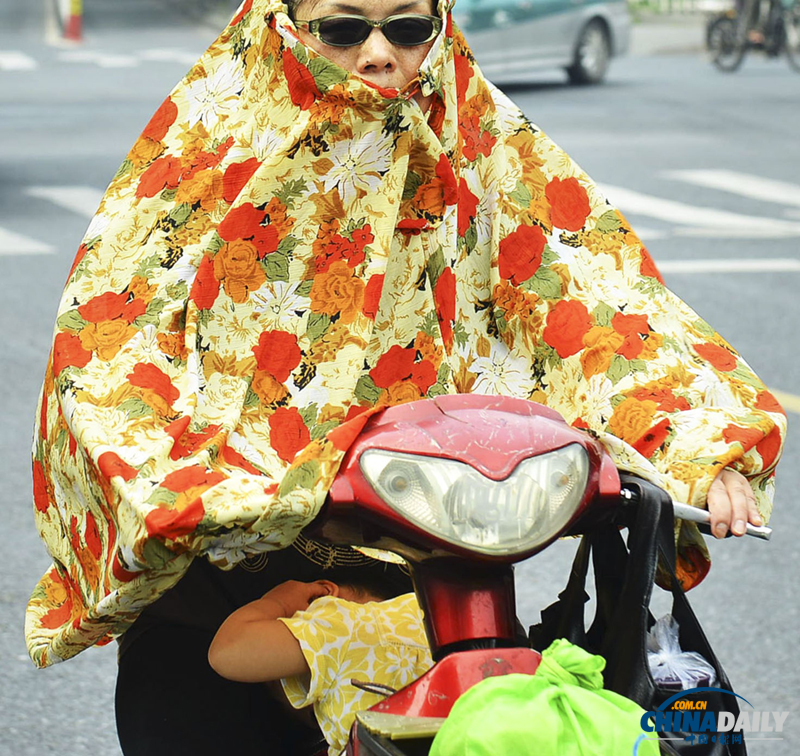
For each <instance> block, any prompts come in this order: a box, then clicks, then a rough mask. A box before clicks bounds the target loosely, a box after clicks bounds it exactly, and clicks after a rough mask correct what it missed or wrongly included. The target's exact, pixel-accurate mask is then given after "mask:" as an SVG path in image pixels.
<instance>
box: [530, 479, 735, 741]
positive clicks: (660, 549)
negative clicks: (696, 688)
mask: <svg viewBox="0 0 800 756" xmlns="http://www.w3.org/2000/svg"><path fill="white" fill-rule="evenodd" d="M625 488H626V489H627V490H631V491H633V492H634V499H635V500H638V503H637V504H633V505H631V506H629V507H626V509H625V513H624V515H623V521H621V522H613V523H608V524H606V525H603V526H600V527H598V528H596V529H593V530H592V532H591V533H590V534H587V535H584V536H583V538H582V541H581V544H580V546H579V548H578V551H577V553H576V556H575V560H574V562H573V565H572V571H571V573H570V577H569V582H568V583H567V587H566V588H565V589H564V591H562V592H561V593H560V594H559V598H558V601H557V602H555V603H554V604H552V605H551V606H549V607H547V609H545V610H544V611H543V612H542V621H541V623H539V624H538V625H534V626H532V627H531V628H530V640H531V644H532V646H533V647H534V648H537V649H543V648H546V647H547V646H549V645H550V643H552V642H553V640H555V639H556V638H566V639H567V640H569V641H570V642H571V643H574V644H576V645H578V646H581V647H582V648H585V649H586V650H587V651H590V652H591V653H596V654H600V655H601V656H603V657H604V658H605V660H606V668H605V671H604V679H605V687H606V688H607V689H609V690H613V691H614V692H616V693H619V694H621V695H623V696H626V697H628V698H630V699H631V700H633V701H636V703H638V704H639V705H640V706H642V707H643V708H644V709H645V710H646V711H652V710H655V709H657V707H658V706H659V705H661V704H662V703H663V702H664V701H666V700H667V699H669V698H670V697H672V696H674V695H675V694H676V691H675V690H666V689H664V688H661V687H659V686H658V685H657V684H656V682H655V681H654V680H653V676H652V674H651V673H650V667H649V665H648V662H647V633H648V631H649V629H650V627H652V625H653V624H654V622H655V620H654V618H653V615H652V614H651V613H650V610H649V605H650V598H651V595H652V591H653V585H654V582H655V576H656V570H657V568H658V564H659V556H660V564H661V567H662V570H663V571H664V574H666V575H667V577H668V579H669V581H670V583H671V592H672V616H673V617H674V618H675V620H676V621H677V623H678V625H679V628H680V646H681V649H682V650H683V651H696V652H697V653H699V654H701V655H702V656H703V657H704V658H705V659H706V661H708V663H709V664H710V665H711V666H712V667H713V668H714V670H715V672H716V677H717V679H716V682H715V683H714V684H713V687H715V688H722V689H725V690H727V691H732V690H733V688H732V687H731V684H730V680H729V679H728V676H727V675H726V673H725V670H724V669H723V668H722V665H721V664H720V663H719V660H718V659H717V657H716V655H715V654H714V651H713V650H712V648H711V645H710V644H709V642H708V639H707V638H706V636H705V634H704V633H703V630H702V628H701V627H700V623H699V621H698V619H697V617H696V616H695V613H694V611H693V610H692V607H691V605H690V604H689V601H688V599H687V598H686V594H685V593H684V591H683V589H682V588H681V585H680V582H679V581H678V579H677V578H676V577H675V541H674V521H673V513H672V501H671V500H670V498H669V496H668V495H667V494H666V493H665V492H664V491H662V490H661V489H659V488H657V487H656V486H653V485H651V484H649V483H647V482H646V481H642V480H640V479H637V478H634V477H632V476H625ZM620 526H624V527H627V528H628V539H627V545H626V543H625V540H624V539H623V537H622V534H621V532H620ZM590 556H591V558H592V564H593V567H594V574H595V588H596V599H597V609H596V613H595V617H594V620H593V622H592V624H591V627H589V628H588V630H587V629H586V628H585V624H584V605H585V603H586V601H587V600H588V595H587V594H586V587H585V586H586V577H587V573H588V565H589V557H590ZM693 698H694V699H695V700H703V701H707V702H708V704H707V711H714V712H724V711H726V712H730V713H731V714H733V716H734V717H738V715H739V706H738V704H737V699H736V697H735V696H732V695H729V694H726V693H721V692H716V691H708V692H703V693H697V694H692V695H689V696H682V697H681V700H692V699H693ZM659 734H660V735H661V737H662V738H663V739H662V741H661V743H660V745H661V747H662V752H665V753H676V754H679V756H746V754H747V750H746V747H745V744H744V737H743V736H742V737H739V736H741V733H736V739H737V742H736V743H733V742H730V741H732V740H733V739H734V734H732V733H728V734H727V738H723V739H718V738H715V739H714V741H712V737H714V736H715V735H716V734H717V733H707V739H708V742H705V743H700V742H698V741H699V738H698V737H697V736H695V737H694V738H693V739H692V738H691V733H686V732H680V731H679V732H663V733H659ZM687 736H688V737H689V739H687ZM720 740H722V741H723V742H720ZM725 740H727V741H729V742H724V741H725ZM738 741H740V742H738Z"/></svg>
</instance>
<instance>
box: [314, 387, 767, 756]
mask: <svg viewBox="0 0 800 756" xmlns="http://www.w3.org/2000/svg"><path fill="white" fill-rule="evenodd" d="M653 496H656V497H659V496H660V497H663V496H665V494H664V492H663V491H661V490H660V489H658V488H656V487H654V486H650V485H649V484H646V483H645V482H644V481H640V480H638V479H633V478H631V477H630V476H628V477H627V478H626V476H622V477H621V476H620V474H619V473H618V471H617V469H616V467H615V465H614V463H613V462H612V460H611V458H610V457H609V455H608V454H607V453H606V452H605V450H604V448H603V446H602V445H601V444H600V443H599V442H597V441H596V440H595V439H593V438H592V436H591V435H589V434H588V433H586V432H584V431H580V430H577V429H575V428H572V427H571V426H569V425H567V424H566V423H565V422H564V420H563V419H562V418H561V416H560V415H559V414H558V413H556V412H554V411H553V410H550V409H548V408H546V407H543V406H542V405H539V404H534V403H533V402H529V401H525V400H520V399H512V398H508V397H489V396H480V395H453V396H441V397H437V398H434V399H424V400H421V401H417V402H412V403H409V404H403V405H399V406H395V407H390V408H388V409H387V410H385V411H384V412H383V413H381V414H380V415H377V416H376V417H375V418H373V419H371V420H370V421H369V423H368V424H367V426H366V428H365V430H364V432H363V433H362V434H361V435H360V436H359V438H358V439H357V440H356V442H355V443H354V445H353V446H352V448H351V449H350V450H349V452H348V454H347V456H346V458H345V460H344V462H343V464H342V467H341V469H340V472H339V474H338V476H337V478H336V480H335V482H334V485H333V487H332V488H331V491H330V495H329V497H328V501H327V503H326V505H325V507H324V509H323V511H322V513H321V514H320V516H319V517H318V518H317V519H316V520H315V522H314V523H313V525H312V527H311V529H310V535H312V536H313V537H314V538H317V539H320V540H328V541H330V542H334V543H341V544H345V543H347V544H353V545H359V546H367V547H372V548H379V549H384V550H388V551H392V552H394V553H396V554H399V555H400V556H402V557H403V558H404V559H405V560H406V561H407V563H408V565H409V567H410V570H411V575H412V578H413V582H414V587H415V590H416V594H417V596H418V598H419V601H420V605H421V607H422V609H423V611H424V615H425V629H426V632H427V636H428V640H429V642H430V647H431V653H432V656H433V659H434V661H435V664H434V666H433V667H432V668H431V669H430V670H429V671H428V672H427V673H426V674H424V675H423V676H422V677H420V678H419V679H418V680H417V681H416V682H414V683H412V684H411V685H409V686H407V687H406V688H404V689H403V690H400V691H397V692H394V693H392V694H391V695H388V697H387V698H386V699H385V700H384V701H382V702H381V703H379V704H377V705H376V706H373V707H372V709H370V710H369V711H368V712H363V713H361V714H360V715H359V717H358V719H357V721H356V723H355V724H354V726H353V730H352V732H351V737H350V742H349V744H348V747H347V751H346V753H347V754H348V755H349V756H403V755H405V754H420V753H422V754H427V753H428V748H429V746H430V742H431V740H432V736H433V732H434V731H435V729H436V724H437V722H440V721H441V719H442V718H445V717H447V716H448V714H449V712H450V709H451V707H452V706H453V704H454V703H455V701H456V700H457V699H458V697H459V696H460V695H461V694H462V693H464V692H465V691H466V690H467V689H469V688H470V687H471V686H473V685H474V684H476V683H478V682H479V681H481V680H483V679H485V678H487V677H490V676H495V675H506V674H510V673H523V674H534V673H535V672H536V668H537V666H538V664H539V662H540V659H541V656H540V654H539V652H538V651H536V650H534V649H533V648H531V643H530V640H529V638H528V635H527V634H526V633H525V631H524V630H523V629H522V628H521V626H520V624H519V622H518V620H517V617H516V607H515V594H514V575H513V564H514V563H516V562H521V561H523V560H525V559H527V558H529V557H531V556H532V555H534V554H536V553H537V552H539V551H541V550H542V549H545V548H546V547H547V546H548V545H550V544H551V543H552V542H553V541H555V540H556V539H558V538H560V537H562V536H565V535H574V534H581V533H590V532H592V530H593V529H596V528H598V527H609V526H610V527H612V528H617V529H618V528H619V527H624V526H625V525H626V523H625V519H624V516H623V515H622V513H624V512H625V511H629V510H630V509H631V508H632V507H633V508H636V507H640V506H643V505H647V504H648V501H649V498H651V497H653ZM687 509H690V510H691V511H690V512H683V514H684V515H691V516H692V517H694V518H697V517H700V518H701V519H702V518H703V516H704V515H705V516H707V513H705V512H697V510H694V509H692V508H687ZM671 516H672V515H671V514H670V517H671ZM682 516H683V515H682ZM751 530H752V531H753V533H754V534H759V533H760V534H761V535H762V537H765V534H766V535H768V529H764V528H762V529H758V528H753V529H751Z"/></svg>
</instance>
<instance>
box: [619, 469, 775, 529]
mask: <svg viewBox="0 0 800 756" xmlns="http://www.w3.org/2000/svg"><path fill="white" fill-rule="evenodd" d="M620 495H621V496H622V498H623V499H627V500H628V501H629V502H631V503H638V501H639V500H640V497H639V492H638V491H637V490H636V489H635V488H631V487H626V486H625V485H624V483H623V486H622V490H621V491H620ZM672 511H673V514H674V516H675V518H676V519H679V520H688V521H690V522H694V523H696V524H697V526H698V529H699V530H700V532H701V533H703V534H704V535H712V533H711V527H710V523H711V513H710V512H709V511H708V510H707V509H700V508H699V507H693V506H691V505H689V504H682V503H680V502H677V501H674V502H672ZM731 535H733V534H732V533H731V532H730V531H728V534H727V535H726V536H725V537H726V538H729V537H730V536H731ZM745 535H749V536H752V537H753V538H760V539H761V540H762V541H769V539H770V538H771V537H772V528H768V527H767V526H766V525H752V524H750V523H749V522H748V523H747V528H746V529H745Z"/></svg>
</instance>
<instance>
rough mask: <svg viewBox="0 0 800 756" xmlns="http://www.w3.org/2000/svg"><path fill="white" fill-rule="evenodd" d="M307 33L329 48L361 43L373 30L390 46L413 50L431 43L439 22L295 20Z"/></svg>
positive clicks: (410, 18)
mask: <svg viewBox="0 0 800 756" xmlns="http://www.w3.org/2000/svg"><path fill="white" fill-rule="evenodd" d="M295 25H296V26H301V27H305V28H307V29H308V31H309V33H310V34H313V35H314V36H315V37H316V38H317V39H318V40H320V41H322V42H324V43H325V44H326V45H330V46H331V47H353V46H355V45H360V44H363V43H364V42H366V41H367V37H369V35H370V34H371V33H372V30H373V29H380V30H381V31H382V32H383V36H384V37H386V39H388V40H389V42H391V43H392V44H393V45H398V46H400V47H415V46H416V45H424V44H425V43H426V42H430V41H431V40H432V39H433V38H434V37H435V36H436V35H437V34H438V33H439V32H440V31H441V30H442V19H441V18H437V17H436V16H422V15H416V14H413V13H406V14H402V15H399V16H388V17H387V18H384V19H383V20H381V21H373V20H372V19H369V18H364V16H347V15H341V16H323V17H322V18H315V19H312V20H311V21H295Z"/></svg>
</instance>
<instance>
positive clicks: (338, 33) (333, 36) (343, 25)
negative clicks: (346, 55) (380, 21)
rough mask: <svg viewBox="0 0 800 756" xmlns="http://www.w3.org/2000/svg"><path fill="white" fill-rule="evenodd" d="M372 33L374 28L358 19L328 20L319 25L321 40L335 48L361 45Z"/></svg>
mask: <svg viewBox="0 0 800 756" xmlns="http://www.w3.org/2000/svg"><path fill="white" fill-rule="evenodd" d="M371 31H372V27H371V26H370V25H369V24H368V23H367V22H366V21H361V20H359V19H357V18H326V19H325V20H324V21H321V22H320V24H319V29H318V32H319V38H320V39H321V40H322V41H323V42H324V43H325V44H326V45H331V46H333V47H350V46H351V45H360V44H361V43H362V42H363V41H364V40H365V39H366V38H367V37H368V36H369V33H370V32H371Z"/></svg>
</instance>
